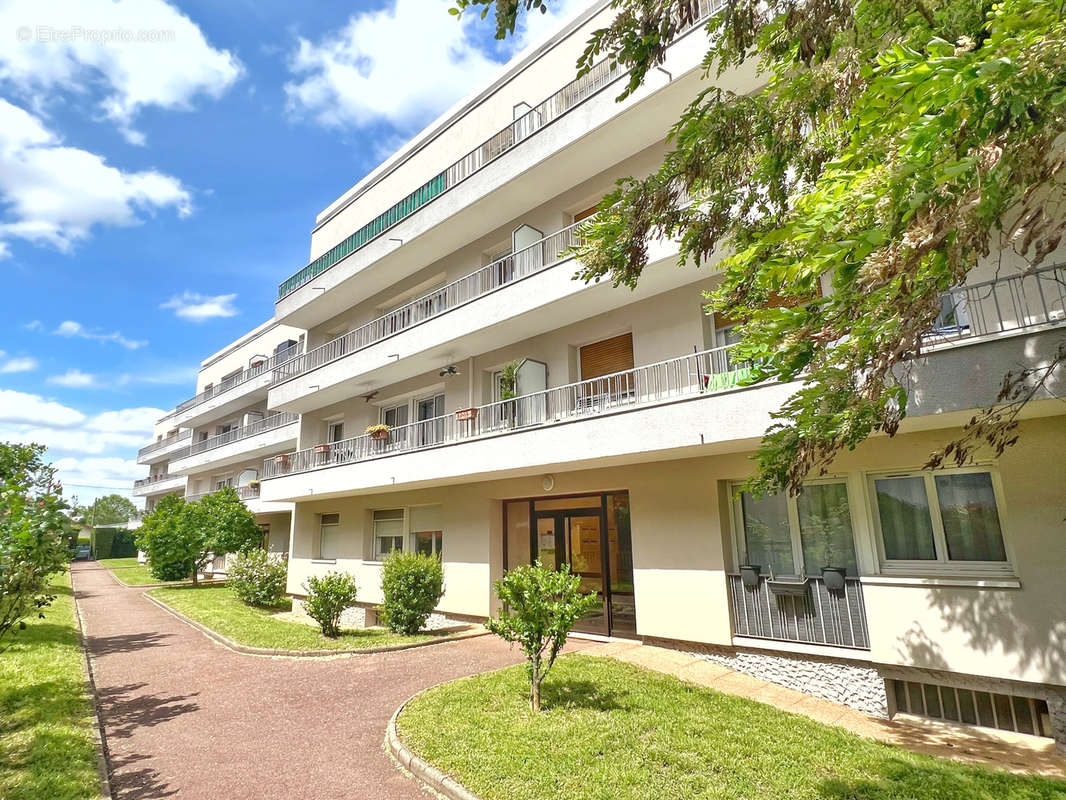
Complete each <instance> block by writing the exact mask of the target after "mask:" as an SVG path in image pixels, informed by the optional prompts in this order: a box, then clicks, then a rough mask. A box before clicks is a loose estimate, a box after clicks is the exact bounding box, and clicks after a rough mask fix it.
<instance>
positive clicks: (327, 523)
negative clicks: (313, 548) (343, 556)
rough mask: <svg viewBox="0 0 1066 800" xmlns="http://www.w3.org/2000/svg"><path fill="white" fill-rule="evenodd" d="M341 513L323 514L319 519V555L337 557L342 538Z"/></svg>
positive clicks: (329, 557)
mask: <svg viewBox="0 0 1066 800" xmlns="http://www.w3.org/2000/svg"><path fill="white" fill-rule="evenodd" d="M340 530H341V515H340V514H321V515H319V519H318V557H319V558H328V559H335V558H336V557H337V551H338V544H339V540H340Z"/></svg>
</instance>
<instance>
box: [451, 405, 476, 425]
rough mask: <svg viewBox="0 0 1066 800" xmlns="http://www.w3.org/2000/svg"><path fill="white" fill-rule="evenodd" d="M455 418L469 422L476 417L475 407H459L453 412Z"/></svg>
mask: <svg viewBox="0 0 1066 800" xmlns="http://www.w3.org/2000/svg"><path fill="white" fill-rule="evenodd" d="M455 418H456V419H457V420H459V421H460V422H469V421H470V420H474V419H477V409H476V408H460V409H459V410H458V411H456V412H455Z"/></svg>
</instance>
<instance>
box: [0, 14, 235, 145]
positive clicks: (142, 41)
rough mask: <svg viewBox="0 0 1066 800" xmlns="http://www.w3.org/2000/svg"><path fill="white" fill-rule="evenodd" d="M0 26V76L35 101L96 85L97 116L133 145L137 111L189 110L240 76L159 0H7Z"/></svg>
mask: <svg viewBox="0 0 1066 800" xmlns="http://www.w3.org/2000/svg"><path fill="white" fill-rule="evenodd" d="M0 31H4V32H5V34H6V35H4V36H0V79H4V80H6V81H8V82H9V83H10V84H11V85H12V86H14V87H15V89H16V90H17V91H18V92H20V93H21V94H22V95H23V96H26V97H29V98H32V99H33V100H34V101H35V102H36V103H39V104H40V103H43V102H45V101H46V100H47V99H48V98H50V97H52V96H55V95H56V94H58V93H59V92H61V91H63V90H70V89H71V88H72V87H82V88H81V89H80V91H83V92H84V91H85V89H84V87H89V86H92V87H101V88H102V90H103V97H102V99H101V102H100V110H101V112H102V114H103V115H104V116H105V117H107V118H108V119H111V120H113V121H114V122H115V123H117V124H118V126H119V129H120V130H121V131H122V132H123V134H124V135H125V136H126V138H127V139H128V140H129V141H130V142H132V143H134V144H143V143H144V136H143V135H142V134H141V133H139V132H137V131H136V130H134V128H133V121H134V118H135V117H136V116H137V114H138V113H139V111H140V110H141V109H142V108H145V107H148V106H155V107H158V108H165V109H168V110H187V109H189V108H191V105H192V101H193V100H194V99H195V98H196V97H197V96H200V95H206V96H208V97H211V98H218V97H221V96H222V95H223V94H224V93H225V92H226V90H228V89H229V88H230V87H231V86H232V85H233V84H234V83H235V82H236V81H237V80H238V79H239V78H240V76H241V74H242V73H243V67H242V65H241V63H240V61H239V60H238V59H237V57H236V56H234V55H233V54H232V53H230V52H229V51H228V50H218V49H216V48H214V47H212V46H211V45H210V44H209V43H208V41H207V39H206V37H205V36H204V33H203V31H202V30H200V28H199V26H198V25H196V23H194V22H193V21H192V20H191V19H189V17H187V16H186V15H185V14H183V13H181V12H180V11H179V10H178V9H177V8H175V7H174V6H172V5H170V4H169V3H166V2H164V0H49V2H46V3H42V2H40V0H7V2H4V3H2V4H0ZM16 32H17V35H16ZM74 91H79V89H74Z"/></svg>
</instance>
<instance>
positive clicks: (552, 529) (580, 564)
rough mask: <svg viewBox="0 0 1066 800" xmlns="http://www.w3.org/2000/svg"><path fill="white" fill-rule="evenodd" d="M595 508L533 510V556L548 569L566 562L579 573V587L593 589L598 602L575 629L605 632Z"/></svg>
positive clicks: (600, 533)
mask: <svg viewBox="0 0 1066 800" xmlns="http://www.w3.org/2000/svg"><path fill="white" fill-rule="evenodd" d="M601 517H602V514H601V509H599V508H583V509H573V510H571V509H566V510H559V511H554V510H553V511H536V512H534V521H535V523H536V527H535V531H536V540H535V546H536V554H535V555H534V558H538V559H540V563H541V564H543V565H544V566H545V567H547V568H548V569H562V567H563V565H564V564H569V565H570V572H572V573H573V574H574V575H579V576H580V577H581V591H582V592H586V593H588V592H595V593H596V595H597V597H599V598H600V606H599V607H598V608H596V609H594V610H593V611H592V613H590V614H589V615H588V616H586V617H584V618H583V619H582V620H581V621H580V622H578V624H577V625H575V626H574V629H575V630H579V631H585V632H587V633H602V634H607V633H608V632H609V625H608V616H607V592H606V590H605V588H604V581H603V574H604V563H603V562H604V554H605V550H604V539H603V526H602V524H601V523H602V519H601Z"/></svg>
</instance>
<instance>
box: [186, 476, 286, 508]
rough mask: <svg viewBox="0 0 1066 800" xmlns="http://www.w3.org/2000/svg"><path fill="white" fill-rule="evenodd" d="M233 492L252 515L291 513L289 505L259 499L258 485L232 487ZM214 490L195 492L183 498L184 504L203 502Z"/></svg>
mask: <svg viewBox="0 0 1066 800" xmlns="http://www.w3.org/2000/svg"><path fill="white" fill-rule="evenodd" d="M233 489H234V491H235V492H237V497H239V498H240V499H241V502H242V503H244V505H245V506H246V507H247V509H248V510H249V511H251V512H252V513H253V514H277V513H284V512H286V511H288V512H291V511H292V504H291V503H272V502H270V501H267V500H263V499H262V498H261V497H260V490H259V484H258V483H255V484H250V485H248V486H234V487H233ZM215 491H218V490H217V489H216V490H213V491H210V492H197V493H196V494H190V495H186V496H185V500H186V502H190V503H191V502H195V501H197V500H203V499H204V498H205V497H207V496H208V495H212V494H214V493H215Z"/></svg>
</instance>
